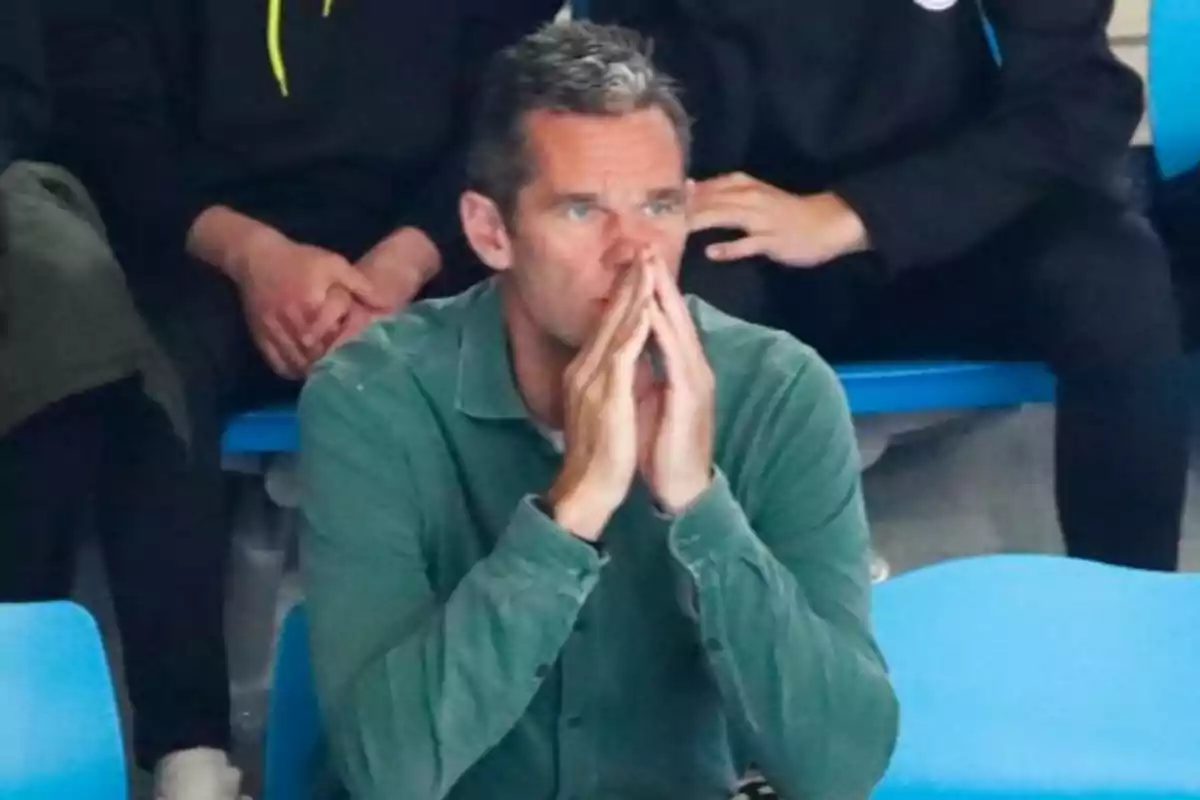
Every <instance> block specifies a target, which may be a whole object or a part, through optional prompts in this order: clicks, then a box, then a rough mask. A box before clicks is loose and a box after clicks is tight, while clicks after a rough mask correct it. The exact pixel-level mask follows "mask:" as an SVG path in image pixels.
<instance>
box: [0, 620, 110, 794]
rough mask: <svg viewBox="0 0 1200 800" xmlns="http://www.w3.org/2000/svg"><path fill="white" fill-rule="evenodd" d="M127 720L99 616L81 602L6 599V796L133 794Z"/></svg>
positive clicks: (0, 736) (0, 706) (1, 769)
mask: <svg viewBox="0 0 1200 800" xmlns="http://www.w3.org/2000/svg"><path fill="white" fill-rule="evenodd" d="M127 793H128V788H127V786H126V776H125V754H124V749H123V745H122V739H121V723H120V719H119V717H118V715H117V701H116V697H115V695H114V692H113V685H112V679H111V677H110V674H109V670H108V662H107V661H106V660H105V655H104V644H103V641H102V640H101V638H100V632H99V630H97V628H96V623H95V621H94V620H93V619H92V618H91V616H89V615H88V613H87V612H86V611H84V610H83V609H82V608H80V607H79V606H77V605H75V604H74V603H67V602H56V603H28V604H24V603H23V604H11V605H0V797H2V798H4V800H84V799H85V798H86V800H125V798H126V796H127Z"/></svg>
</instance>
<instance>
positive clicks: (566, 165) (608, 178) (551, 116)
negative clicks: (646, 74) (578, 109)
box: [525, 108, 686, 192]
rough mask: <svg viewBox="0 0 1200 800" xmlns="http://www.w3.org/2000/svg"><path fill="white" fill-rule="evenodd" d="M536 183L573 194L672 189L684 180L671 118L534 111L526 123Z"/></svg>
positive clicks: (645, 113)
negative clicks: (667, 187) (643, 188)
mask: <svg viewBox="0 0 1200 800" xmlns="http://www.w3.org/2000/svg"><path fill="white" fill-rule="evenodd" d="M525 124H526V133H527V142H528V146H529V150H530V156H531V157H532V159H533V163H534V166H535V174H534V183H543V184H544V185H549V186H553V187H560V188H569V189H574V190H589V191H597V192H598V191H602V190H603V189H605V188H630V189H633V188H638V187H643V186H644V187H647V188H650V187H653V188H659V187H663V186H673V185H676V184H680V183H682V182H683V181H684V179H685V177H686V176H685V175H684V168H683V149H682V148H681V146H680V144H679V138H678V137H677V136H676V133H675V128H674V126H673V125H672V124H671V120H670V118H668V117H667V115H666V114H665V113H664V112H663V111H662V110H660V109H657V108H650V109H644V110H640V111H632V112H630V113H628V114H619V115H599V114H572V113H565V112H554V111H535V112H533V113H531V114H529V115H528V116H527V117H526V120H525Z"/></svg>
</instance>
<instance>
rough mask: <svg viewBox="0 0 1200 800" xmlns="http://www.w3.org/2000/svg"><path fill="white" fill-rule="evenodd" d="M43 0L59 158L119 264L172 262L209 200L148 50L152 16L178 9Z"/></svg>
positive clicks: (164, 71) (139, 1)
mask: <svg viewBox="0 0 1200 800" xmlns="http://www.w3.org/2000/svg"><path fill="white" fill-rule="evenodd" d="M4 1H5V2H8V0H4ZM43 1H44V2H46V3H47V4H48V5H49V6H51V7H52V8H53V9H54V11H53V13H52V14H50V20H49V32H48V36H49V39H48V41H49V47H50V54H51V58H50V59H49V69H50V76H51V80H50V83H51V87H52V89H53V91H54V95H55V131H56V134H57V136H56V145H57V146H58V147H59V149H60V150H61V152H62V153H63V159H64V160H65V161H66V162H67V165H68V166H70V167H72V168H73V169H75V170H76V171H77V172H78V173H79V174H80V176H81V177H82V178H83V179H84V180H85V181H86V182H87V183H88V185H89V188H90V189H91V191H92V192H93V194H94V195H95V196H96V198H97V200H98V202H99V204H100V206H101V208H102V210H103V212H104V215H105V221H106V223H107V224H108V226H109V232H110V235H111V238H112V240H113V244H114V247H115V248H116V249H117V251H118V253H119V254H120V255H121V256H122V258H128V263H129V268H131V269H134V270H142V269H159V268H162V267H164V266H165V265H166V264H178V263H181V259H180V258H179V255H180V254H181V253H182V252H183V250H184V246H185V243H186V239H187V233H188V230H189V229H190V228H191V225H192V222H193V221H195V219H196V217H197V216H198V215H199V214H200V212H201V211H203V210H204V209H205V208H206V207H207V206H209V205H211V203H212V200H213V199H212V198H207V197H204V196H202V194H201V193H200V192H199V191H198V189H197V187H196V185H195V181H192V180H190V179H189V177H188V175H187V174H186V169H185V166H184V165H185V163H186V162H185V161H184V159H183V158H182V154H183V153H184V152H185V150H186V148H187V147H189V142H187V141H186V140H185V139H184V138H183V137H184V135H185V134H184V133H183V131H184V128H183V126H179V125H173V124H172V115H173V113H176V112H175V111H173V108H175V107H176V106H174V104H172V103H171V101H170V93H169V91H168V81H167V75H168V74H169V71H168V68H167V66H166V65H165V64H164V63H162V59H161V58H160V57H159V51H158V50H157V49H156V42H157V36H156V24H157V23H158V22H159V19H158V18H156V16H155V14H170V13H176V14H177V13H180V11H179V4H178V3H173V2H159V3H156V2H155V0H43ZM155 6H158V8H155ZM164 262H165V263H164Z"/></svg>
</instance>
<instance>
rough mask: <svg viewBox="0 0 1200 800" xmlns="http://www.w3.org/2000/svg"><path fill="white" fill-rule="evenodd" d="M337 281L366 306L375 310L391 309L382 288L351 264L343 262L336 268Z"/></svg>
mask: <svg viewBox="0 0 1200 800" xmlns="http://www.w3.org/2000/svg"><path fill="white" fill-rule="evenodd" d="M337 282H338V283H339V284H341V285H342V286H343V287H344V288H345V289H346V291H348V292H350V294H352V295H354V299H355V300H358V301H359V302H360V303H362V304H363V305H365V306H367V307H368V308H371V309H374V310H376V311H391V303H390V302H389V301H388V299H387V297H386V296H385V295H384V293H383V290H382V289H380V288H379V286H377V285H376V283H375V281H373V280H371V279H370V278H368V277H367V276H366V275H364V274H363V273H362V272H361V271H359V270H358V269H356V268H355V267H353V266H352V265H350V264H348V263H347V264H343V265H342V266H341V267H340V268H339V269H338V275H337Z"/></svg>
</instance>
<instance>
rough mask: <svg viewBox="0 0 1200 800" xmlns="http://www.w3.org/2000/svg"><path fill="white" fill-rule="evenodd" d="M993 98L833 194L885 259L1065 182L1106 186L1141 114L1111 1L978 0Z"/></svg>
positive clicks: (964, 245) (967, 234) (947, 246)
mask: <svg viewBox="0 0 1200 800" xmlns="http://www.w3.org/2000/svg"><path fill="white" fill-rule="evenodd" d="M983 6H984V10H985V12H986V13H987V15H988V17H989V19H990V20H991V23H992V25H993V26H994V28H995V32H996V37H997V40H998V43H999V49H1000V52H1001V54H1002V66H1001V79H1000V80H1001V86H1000V93H999V98H998V101H997V102H996V103H995V105H994V106H993V107H992V109H991V111H990V113H989V114H988V115H987V116H986V117H985V118H983V119H981V120H979V122H978V123H977V124H975V125H974V126H973V127H972V128H971V129H969V130H967V131H966V132H964V133H963V134H961V135H959V136H957V137H956V138H954V139H952V140H949V141H946V142H944V143H942V144H940V145H938V146H934V147H931V148H930V149H928V150H927V151H925V152H921V153H917V154H915V155H913V156H911V157H909V158H906V159H902V160H900V161H897V162H895V163H892V164H888V165H885V166H883V167H882V168H879V169H875V170H873V171H868V172H865V173H862V174H858V175H854V176H851V177H850V178H849V179H847V180H845V181H844V182H842V183H841V184H840V185H838V186H836V187H835V191H836V192H837V193H838V194H839V195H840V196H841V197H842V198H843V199H844V200H846V202H848V203H849V204H850V206H851V207H853V208H854V209H855V210H856V211H857V212H858V213H859V215H860V216H861V217H862V219H863V221H864V222H865V223H866V227H867V229H868V231H869V232H870V236H871V240H872V243H873V245H874V247H875V249H876V250H877V251H878V252H879V253H880V254H881V255H882V256H883V258H884V260H885V261H887V262H888V264H889V265H890V266H891V267H893V268H905V267H908V266H911V265H915V264H920V263H928V262H937V261H943V260H946V259H950V258H954V257H955V256H958V255H961V254H963V253H964V252H966V251H968V250H969V249H971V248H972V247H973V246H974V245H976V244H978V243H980V242H981V241H982V240H983V239H985V238H986V237H987V236H988V235H989V234H992V233H994V232H995V231H997V230H998V229H1000V228H1001V227H1003V226H1004V225H1005V224H1006V223H1009V222H1011V221H1013V220H1014V219H1015V218H1016V217H1018V216H1019V215H1021V214H1022V213H1023V212H1026V211H1028V210H1030V209H1031V208H1032V207H1033V205H1034V204H1036V203H1037V202H1039V201H1040V200H1042V199H1043V198H1045V197H1046V196H1047V195H1048V194H1050V193H1052V192H1053V191H1054V190H1056V189H1057V188H1060V187H1064V186H1083V187H1098V188H1104V187H1106V185H1107V184H1108V182H1109V180H1110V179H1111V177H1112V171H1113V169H1115V165H1116V163H1117V161H1118V160H1119V158H1120V156H1121V154H1122V153H1123V152H1124V151H1125V149H1126V148H1127V147H1128V145H1129V142H1130V139H1131V137H1132V135H1133V132H1134V130H1135V129H1136V127H1137V124H1138V121H1139V120H1140V118H1141V115H1142V109H1143V98H1142V85H1141V81H1140V79H1139V78H1138V77H1137V75H1136V74H1135V73H1134V72H1133V71H1132V70H1130V69H1128V68H1127V67H1125V66H1124V65H1122V64H1121V63H1120V62H1119V61H1118V60H1117V58H1116V57H1115V56H1114V55H1113V53H1112V50H1111V48H1110V47H1109V45H1108V39H1107V26H1108V22H1109V19H1110V18H1111V16H1112V10H1113V0H1053V2H1047V0H984V2H983Z"/></svg>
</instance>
